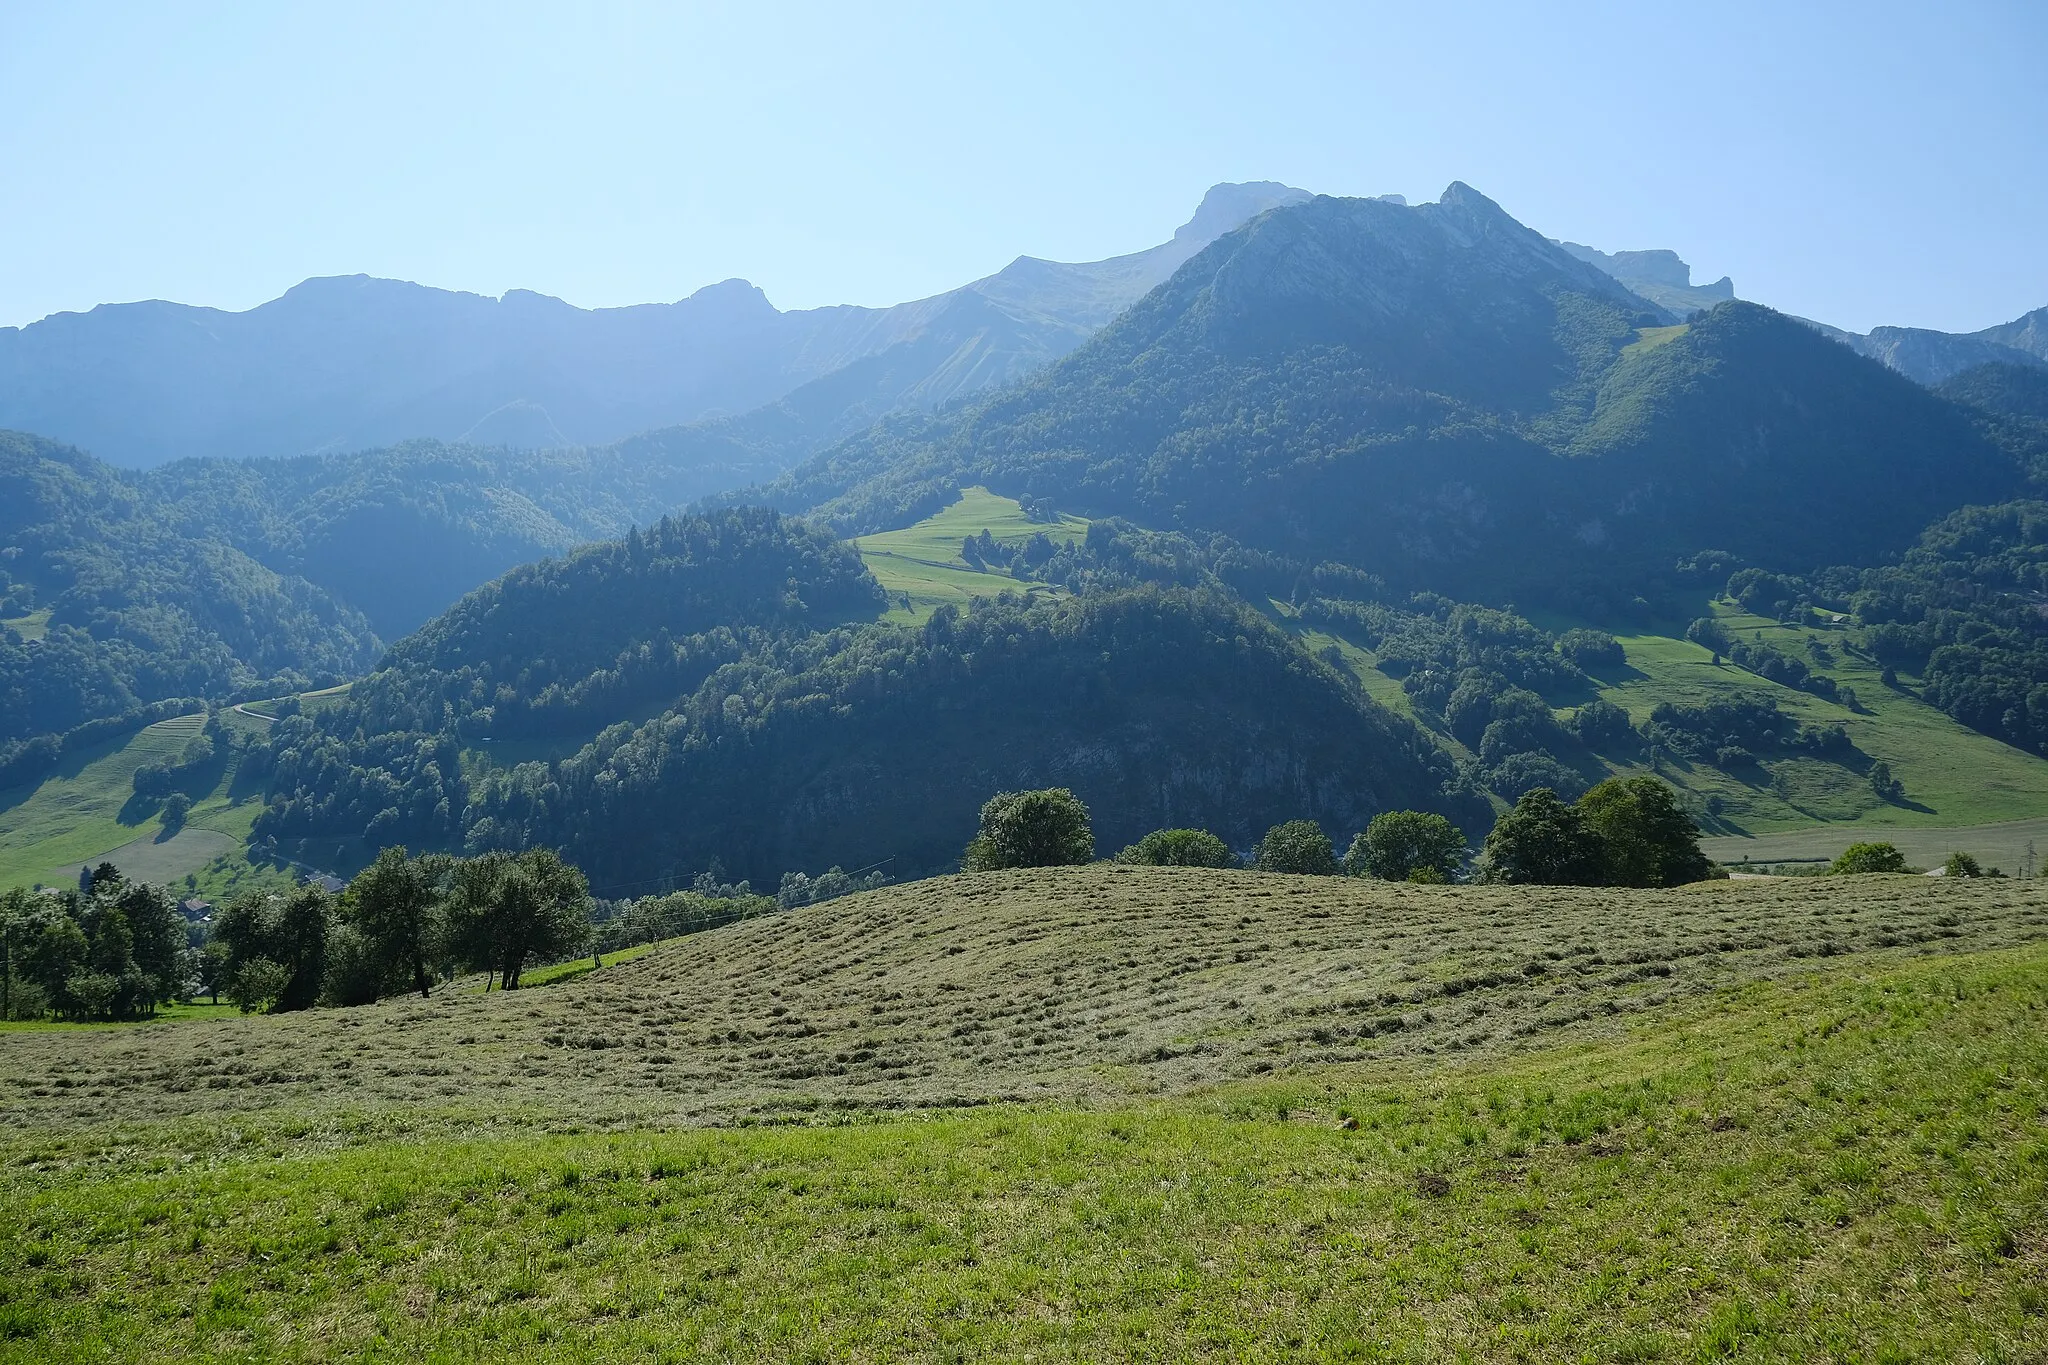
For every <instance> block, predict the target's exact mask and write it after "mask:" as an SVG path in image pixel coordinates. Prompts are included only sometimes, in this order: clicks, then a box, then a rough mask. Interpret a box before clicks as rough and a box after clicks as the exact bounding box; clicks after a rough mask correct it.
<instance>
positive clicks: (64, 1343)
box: [0, 944, 2048, 1361]
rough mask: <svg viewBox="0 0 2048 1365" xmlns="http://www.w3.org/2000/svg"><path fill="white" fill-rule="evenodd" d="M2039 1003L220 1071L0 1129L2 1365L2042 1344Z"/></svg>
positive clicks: (1930, 966)
mask: <svg viewBox="0 0 2048 1365" xmlns="http://www.w3.org/2000/svg"><path fill="white" fill-rule="evenodd" d="M546 994H548V995H554V994H556V992H547V993H546ZM515 998H516V997H515ZM879 998H880V997H878V999H879ZM2044 1011H2048V947H2044V946H2042V945H2039V944H2035V945H2032V946H2029V947H2025V948H2021V949H2016V950H2007V951H2004V952H1994V953H1983V954H1975V955H1969V956H1963V957H1937V958H1928V959H1921V960H1916V961H1909V962H1890V963H1887V964H1882V965H1880V964H1878V963H1877V962H1875V961H1858V962H1850V963H1840V962H1838V963H1833V964H1830V965H1829V967H1828V969H1827V970H1824V971H1815V972H1810V973H1807V974H1803V975H1800V976H1798V977H1795V978H1791V979H1786V980H1782V981H1775V982H1755V983H1752V984H1749V985H1746V986H1742V987H1739V988H1736V989H1733V990H1730V991H1726V992H1722V993H1719V994H1716V995H1714V996H1712V997H1710V998H1707V999H1704V1000H1700V1001H1697V1002H1695V1003H1694V1004H1693V1005H1692V1006H1690V1007H1688V1008H1685V1009H1683V1010H1680V1011H1678V1012H1675V1013H1673V1012H1666V1013H1662V1014H1659V1015H1656V1016H1654V1017H1646V1018H1644V1019H1642V1020H1640V1021H1639V1022H1637V1023H1636V1024H1635V1025H1634V1026H1632V1027H1627V1028H1624V1029H1621V1030H1619V1031H1616V1032H1611V1033H1609V1034H1606V1035H1604V1036H1601V1037H1598V1038H1595V1039H1590V1040H1583V1041H1580V1042H1578V1043H1574V1044H1568V1045H1565V1046H1561V1047H1551V1048H1546V1049H1543V1050H1540V1051H1536V1052H1525V1053H1521V1054H1516V1055H1504V1056H1491V1057H1488V1058H1486V1059H1484V1060H1481V1061H1477V1062H1472V1061H1458V1060H1451V1059H1448V1058H1444V1057H1416V1058H1410V1059H1407V1060H1403V1061H1400V1062H1392V1063H1369V1064H1363V1065H1348V1066H1337V1067H1324V1068H1317V1069H1311V1070H1297V1071H1294V1072H1290V1073H1288V1074H1286V1075H1275V1076H1267V1077H1262V1078H1256V1079H1252V1080H1245V1081H1236V1082H1231V1083H1229V1084H1226V1085H1223V1086H1221V1087H1218V1088H1215V1089H1211V1090H1206V1091H1202V1092H1200V1093H1197V1094H1193V1095H1188V1096H1183V1097H1179V1098H1172V1099H1163V1100H1161V1099H1138V1100H1130V1099H1126V1100H1119V1101H1111V1102H1105V1103H1100V1104H1095V1105H1080V1106H1077V1105H1073V1104H1037V1105H1025V1106H1016V1105H1005V1106H998V1107H994V1108H990V1109H984V1110H975V1111H967V1112H960V1113H947V1114H924V1115H917V1116H912V1117H908V1118H892V1119H886V1120H882V1121H876V1120H873V1119H859V1118H856V1119H853V1120H852V1121H848V1120H847V1119H846V1118H843V1117H842V1118H836V1119H831V1120H829V1121H827V1122H824V1123H819V1122H818V1121H817V1120H816V1118H815V1116H814V1118H813V1120H812V1121H809V1122H805V1123H802V1124H800V1125H798V1126H793V1127H769V1128H762V1127H755V1128H742V1129H725V1130H708V1131H695V1132H675V1131H660V1130H659V1129H656V1128H650V1127H648V1126H645V1125H636V1126H632V1127H628V1128H624V1129H621V1130H619V1131H613V1132H593V1131H589V1130H588V1129H587V1127H584V1126H583V1125H579V1124H578V1123H576V1122H574V1121H573V1120H569V1119H567V1118H565V1117H559V1118H556V1119H554V1120H552V1121H550V1123H547V1124H535V1123H533V1122H532V1121H531V1119H530V1118H528V1117H527V1116H524V1115H522V1114H520V1113H519V1112H518V1111H517V1110H514V1111H512V1112H511V1113H507V1112H506V1111H505V1110H504V1109H503V1108H502V1107H500V1106H499V1105H496V1104H494V1103H493V1101H492V1099H491V1097H490V1096H489V1094H488V1092H487V1091H485V1092H482V1093H478V1094H476V1095H474V1096H473V1097H472V1099H471V1103H469V1104H468V1105H466V1106H450V1107H444V1108H441V1109H430V1108H417V1109H412V1110H407V1111H395V1110H383V1111H377V1110H358V1111H354V1112H350V1113H345V1114H329V1115H311V1114H295V1113H291V1112H283V1111H280V1112H275V1113H268V1114H249V1113H241V1112H236V1105H237V1096H236V1094H235V1093H234V1092H233V1091H228V1092H220V1091H216V1092H213V1093H214V1094H215V1095H216V1097H217V1104H216V1106H215V1108H214V1109H213V1110H212V1111H211V1112H209V1113H207V1114H203V1115H200V1116H198V1117H196V1118H194V1119H193V1120H190V1121H187V1122H183V1123H162V1122H147V1121H145V1122H136V1121H133V1120H132V1119H131V1120H130V1121H127V1122H122V1123H118V1124H116V1125H114V1126H110V1127H99V1126H95V1127H86V1126H80V1127H70V1128H64V1127H59V1128H49V1127H41V1126H37V1127H30V1128H26V1129H23V1128H13V1129H10V1130H9V1132H8V1134H7V1136H6V1137H5V1138H0V1359H20V1360H35V1361H57V1360H73V1359H79V1360H82V1359H95V1360H98V1359H116V1360H136V1361H141V1360H146V1359H156V1358H163V1357H167V1356H168V1357H175V1358H195V1359H236V1360H248V1359H273V1358H316V1357H317V1358H341V1357H349V1358H357V1357H370V1358H389V1359H455V1358H494V1359H506V1358H518V1359H523V1360H590V1359H676V1360H681V1359H716V1360H755V1359H789V1360H883V1359H910V1360H954V1359H967V1358H975V1359H1037V1360H1083V1359H1086V1360H1105V1359H1156V1360H1188V1359H1218V1360H1294V1359H1331V1360H1418V1361H1420V1360H1443V1359H1470V1360H1531V1359H1541V1360H1551V1359H1571V1360H1595V1361H1646V1360H1672V1361H1693V1360H1715V1359H1728V1358H1734V1359H1788V1360H1789V1359H1834V1360H1873V1361H1875V1360H1935V1359H1940V1360H2015V1361H2016V1360H2026V1359H2038V1358H2040V1357H2041V1355H2042V1353H2043V1351H2044V1350H2048V1317H2044V1314H2048V1291H2044V1290H2043V1288H2042V1284H2043V1277H2044V1275H2048V1241H2044V1239H2043V1237H2042V1233H2041V1229H2042V1227H2043V1226H2044V1215H2048V1138H2044V1137H2043V1135H2042V1134H2043V1131H2044V1128H2043V1124H2044V1120H2048V1108H2044V1106H2048V1042H2044V1035H2043V1032H2042V1029H2041V1026H2040V1021H2041V1018H2042V1017H2043V1013H2044ZM242 1023H243V1024H244V1026H245V1027H244V1030H243V1031H244V1032H245V1033H253V1032H255V1031H256V1030H258V1029H261V1028H263V1027H265V1026H266V1025H267V1026H271V1027H276V1026H277V1025H278V1023H279V1021H264V1020H257V1021H242ZM185 1032H187V1030H185V1029H183V1028H181V1029H179V1030H156V1031H155V1033H156V1035H157V1036H160V1037H168V1036H173V1035H174V1034H182V1033H185ZM90 1036H100V1037H103V1036H104V1034H101V1035H82V1034H76V1033H74V1034H70V1035H61V1036H59V1035H52V1036H51V1039H52V1040H54V1041H80V1040H84V1039H86V1038H87V1037H90ZM131 1036H134V1035H131ZM17 1041H27V1040H25V1039H24V1040H17ZM245 1074H250V1075H252V1079H250V1080H248V1081H246V1082H245V1084H248V1085H259V1084H261V1083H262V1082H261V1081H260V1079H257V1078H253V1073H245ZM130 1113H131V1114H134V1113H142V1114H147V1113H148V1110H147V1109H146V1108H136V1109H131V1110H130ZM1347 1124H1355V1127H1351V1126H1347ZM549 1126H552V1127H553V1128H554V1129H555V1131H547V1128H548V1127H549Z"/></svg>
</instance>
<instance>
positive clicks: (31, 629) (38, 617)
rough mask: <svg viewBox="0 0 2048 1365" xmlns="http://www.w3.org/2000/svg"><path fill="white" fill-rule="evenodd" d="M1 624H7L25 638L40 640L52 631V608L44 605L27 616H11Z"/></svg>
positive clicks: (8, 627) (0, 622)
mask: <svg viewBox="0 0 2048 1365" xmlns="http://www.w3.org/2000/svg"><path fill="white" fill-rule="evenodd" d="M0 626H5V627H6V628H7V629H9V630H11V631H13V632H14V633H15V634H16V635H19V636H20V637H21V638H22V639H24V640H40V639H42V638H43V637H44V636H45V635H47V634H49V633H50V609H49V608H48V607H44V608H43V609H42V610H41V611H32V612H30V613H29V614H28V615H26V616H15V617H10V618H9V619H7V620H5V621H0Z"/></svg>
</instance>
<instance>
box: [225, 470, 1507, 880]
mask: <svg viewBox="0 0 2048 1365" xmlns="http://www.w3.org/2000/svg"><path fill="white" fill-rule="evenodd" d="M1063 567H1064V568H1065V569H1066V570H1069V571H1072V570H1074V569H1075V568H1076V564H1075V563H1074V560H1073V557H1072V556H1069V557H1068V559H1067V560H1066V561H1063ZM1049 571H1050V572H1055V573H1057V572H1060V569H1059V568H1052V569H1049ZM1097 572H1098V573H1100V574H1101V575H1102V578H1101V581H1100V583H1099V590H1098V591H1093V592H1089V593H1087V594H1085V595H1084V596H1081V597H1078V598H1072V599H1067V600H1064V601H1060V602H1056V603H1041V604H1036V605H1033V604H1027V603H1025V602H1024V601H1022V600H1021V599H1017V598H1008V597H1005V598H999V599H996V600H988V601H984V602H981V603H979V604H977V606H976V607H975V609H974V610H973V611H971V612H968V613H965V614H958V613H953V612H944V613H941V614H940V615H939V616H936V617H934V618H933V619H932V620H931V621H930V622H928V623H927V624H926V625H924V626H923V627H922V628H906V627H900V626H895V625H889V624H883V623H877V622H874V621H872V620H868V621H861V620H858V619H855V618H858V617H860V616H862V615H865V616H867V617H872V616H873V615H875V614H876V612H877V611H878V609H879V607H880V606H881V600H880V595H879V591H878V590H877V589H876V587H875V585H874V581H873V579H872V578H871V577H869V576H868V575H867V573H866V571H865V569H863V568H862V567H861V566H860V565H859V562H858V560H857V559H855V558H854V557H853V556H852V555H851V553H850V552H849V551H847V550H846V549H845V548H844V547H843V546H841V545H839V544H837V543H835V542H833V541H832V540H831V539H830V538H829V537H826V536H825V535H823V534H822V533H821V532H819V531H818V530H816V529H814V528H810V527H806V526H803V525H802V524H799V523H794V522H790V521H787V520H784V519H782V518H779V517H777V516H775V515H774V514H772V513H765V512H759V511H745V510H735V511H728V512H718V513H712V514H708V515H705V516H701V517H693V518H681V519H675V520H672V521H668V522H664V523H661V524H658V525H657V526H656V527H654V528H651V529H650V530H649V531H648V532H647V533H645V534H644V535H642V534H637V533H636V534H635V535H633V536H629V537H628V538H626V539H625V540H622V541H616V542H611V543H609V544H606V545H603V546H597V547H591V548H589V549H586V550H583V551H580V552H578V553H577V554H575V555H572V556H570V557H569V558H567V559H565V560H562V561H550V562H546V563H543V564H540V565H537V566H533V567H532V568H530V569H527V570H521V571H519V572H516V573H514V574H512V575H509V576H508V577H507V578H506V579H505V580H503V581H502V582H500V583H497V584H493V585H491V586H490V587H488V588H486V589H483V590H480V591H479V592H478V593H476V594H473V595H472V596H471V597H470V598H469V599H467V600H466V601H465V602H464V603H462V604H460V605H459V606H458V607H456V608H455V609H454V610H452V611H451V612H450V613H449V614H448V615H447V617H446V618H444V619H443V621H441V622H437V623H436V624H435V626H433V627H430V628H429V629H428V630H427V631H424V632H422V633H421V634H420V635H418V636H416V637H414V638H413V639H412V640H409V641H406V642H404V643H403V644H401V645H400V646H398V647H397V648H395V649H394V650H393V651H392V652H391V654H390V656H389V657H388V658H387V660H386V662H385V667H383V668H382V669H380V670H379V671H378V672H377V673H375V674H373V675H371V676H370V677H368V678H366V679H364V680H363V681H362V682H361V683H359V684H357V686H356V687H355V688H354V689H353V690H352V692H351V695H350V697H349V698H348V700H347V701H346V702H345V703H343V704H341V705H339V706H337V707H334V708H331V709H328V710H325V711H323V712H321V713H319V714H318V715H313V716H299V717H291V718H287V719H285V720H283V721H281V722H280V723H279V724H278V725H277V726H276V727H275V728H274V730H273V732H272V735H271V738H270V743H269V748H268V756H267V759H266V760H263V761H267V762H268V764H269V777H268V782H269V785H270V791H271V796H270V799H269V805H268V807H267V808H266V810H265V812H264V813H263V815H262V816H261V817H260V818H259V819H258V822H257V826H256V834H257V837H258V838H273V837H274V838H287V839H288V838H294V837H303V836H309V835H315V834H319V835H341V836H349V837H353V836H356V835H358V834H360V835H362V836H363V837H365V838H368V839H370V840H371V841H373V842H378V841H382V842H394V841H400V840H404V841H409V842H412V843H414V844H416V845H424V846H433V847H464V848H468V849H470V850H472V851H481V850H487V849H490V848H495V847H506V848H516V847H524V846H527V845H529V844H543V845H546V846H550V847H560V848H563V849H564V850H566V851H569V852H570V854H571V856H572V857H574V859H575V860H576V861H578V862H579V864H581V865H583V866H585V867H588V868H589V869H591V871H592V874H593V876H595V877H598V878H599V879H600V880H606V881H614V880H635V879H651V878H666V879H670V880H672V881H678V882H687V881H688V880H689V878H690V876H691V874H693V873H695V872H697V871H700V870H703V869H707V868H710V867H712V866H713V865H714V864H722V865H723V866H724V867H726V868H728V869H730V870H731V871H733V872H734V873H735V874H736V875H742V876H747V877H751V878H753V879H755V880H756V881H760V882H769V883H772V882H774V880H775V879H776V878H777V877H779V876H780V874H782V873H784V872H789V871H797V870H816V869H822V868H824V867H826V866H827V865H829V864H840V865H844V866H849V867H852V866H865V865H867V864H870V863H873V862H876V861H878V860H883V859H889V858H895V859H897V860H898V865H899V868H900V869H903V870H908V869H911V868H917V869H929V868H932V867H936V866H942V865H945V864H946V863H948V862H950V861H951V860H952V859H953V858H955V857H957V855H958V852H959V849H960V847H961V845H962V844H963V843H964V842H965V838H966V833H967V831H965V830H963V829H962V828H961V824H960V822H961V820H962V819H963V818H964V817H963V815H962V812H964V811H968V810H971V809H972V808H973V807H974V806H975V805H977V804H978V803H979V801H980V799H981V798H982V797H983V796H985V795H986V794H987V793H986V790H984V789H985V788H989V789H992V788H993V787H999V786H1019V785H1032V784H1033V783H1034V782H1041V780H1042V782H1051V781H1054V780H1059V781H1062V782H1066V783H1068V784H1069V785H1075V786H1077V787H1079V788H1083V789H1086V790H1088V791H1090V792H1091V793H1097V794H1099V795H1100V796H1101V797H1102V801H1103V807H1104V809H1105V810H1107V811H1113V812H1116V814H1115V815H1114V816H1113V817H1111V818H1112V819H1113V820H1114V824H1113V825H1112V826H1111V828H1112V829H1113V831H1114V832H1115V834H1116V835H1117V836H1119V837H1129V838H1135V837H1136V835H1137V834H1141V833H1143V832H1144V828H1151V827H1153V826H1154V825H1158V824H1171V823H1175V822H1177V821H1185V820H1194V819H1200V820H1202V821H1206V822H1207V823H1209V824H1211V825H1213V826H1214V827H1216V828H1217V829H1219V830H1220V831H1224V832H1226V833H1229V834H1231V835H1232V836H1233V837H1236V838H1239V839H1241V840H1244V841H1249V840H1250V839H1251V838H1254V837H1256V834H1257V831H1258V829H1262V828H1264V826H1265V825H1266V824H1269V823H1271V820H1272V818H1277V817H1275V815H1274V812H1276V811H1277V812H1280V813H1281V814H1296V813H1301V812H1303V811H1307V812H1311V813H1317V814H1322V815H1325V816H1327V817H1328V818H1329V819H1331V820H1332V822H1333V823H1336V824H1342V823H1345V822H1359V823H1362V821H1363V819H1364V818H1366V817H1368V816H1369V815H1370V814H1371V813H1372V812H1374V811H1376V810H1379V809H1383V808H1386V807H1387V806H1389V805H1395V804H1399V805H1417V806H1434V807H1438V808H1442V809H1446V810H1455V811H1458V812H1460V813H1461V814H1462V815H1463V816H1464V817H1465V818H1466V819H1467V820H1468V821H1469V820H1473V819H1483V818H1484V805H1483V802H1480V801H1479V800H1478V799H1477V797H1476V795H1475V794H1474V793H1472V792H1471V791H1469V790H1467V789H1465V788H1463V787H1461V786H1459V784H1458V781H1457V778H1456V775H1455V774H1454V773H1453V772H1452V770H1451V765H1450V763H1449V761H1448V760H1447V759H1445V758H1444V757H1443V756H1442V755H1441V754H1440V753H1439V752H1438V751H1437V749H1436V747H1435V745H1434V744H1433V743H1432V742H1431V741H1430V740H1429V739H1428V738H1427V736H1425V735H1423V734H1422V733H1421V732H1420V731H1418V730H1416V729H1415V728H1414V727H1413V726H1412V725H1410V724H1409V723H1408V722H1406V721H1403V720H1399V719H1397V718H1396V717H1394V716H1392V715H1390V714H1388V713H1386V712H1384V711H1382V710H1381V709H1379V708H1378V707H1376V706H1374V705H1372V704H1371V703H1369V702H1367V701H1365V700H1364V698H1363V697H1362V696H1361V695H1359V694H1358V692H1357V690H1356V688H1355V686H1354V685H1352V684H1351V683H1350V682H1349V681H1348V680H1347V679H1346V678H1345V677H1344V676H1342V675H1340V674H1339V673H1337V672H1335V671H1333V670H1332V669H1331V668H1330V667H1329V666H1328V665H1326V664H1324V663H1322V662H1320V661H1318V660H1315V659H1312V658H1310V657H1309V656H1308V655H1307V654H1305V653H1304V652H1303V651H1302V650H1301V649H1300V648H1299V647H1298V646H1296V645H1295V644H1294V643H1293V642H1292V641H1290V640H1288V639H1287V637H1286V636H1285V635H1284V634H1282V633H1281V632H1279V631H1278V630H1276V629H1275V628H1274V627H1273V626H1272V625H1271V624H1270V623H1269V622H1267V621H1265V620H1264V619H1263V618H1261V617H1259V616H1258V615H1257V614H1256V613H1253V612H1251V611H1249V610H1248V609H1246V608H1245V607H1244V606H1243V605H1242V604H1241V602H1239V601H1237V600H1234V599H1233V598H1232V596H1231V595H1230V593H1229V590H1228V589H1227V588H1226V587H1224V586H1223V585H1222V583H1221V581H1220V580H1218V579H1215V578H1214V577H1213V575H1210V574H1209V573H1208V571H1207V570H1206V569H1202V570H1198V571H1197V572H1196V573H1195V574H1194V575H1193V576H1194V577H1195V578H1196V579H1197V580H1198V583H1197V585H1196V586H1194V587H1192V588H1187V587H1174V588H1162V587H1160V586H1158V585H1157V582H1156V580H1153V579H1151V578H1149V577H1146V576H1141V575H1139V574H1136V573H1129V572H1125V573H1121V574H1116V575H1114V576H1112V575H1111V574H1110V573H1109V572H1108V571H1105V570H1098V571H1097ZM1141 585H1142V586H1141ZM1204 585H1206V586H1204ZM599 605H602V606H603V610H601V611H600V610H597V608H598V606H599ZM835 622H838V623H837V624H835ZM579 735H580V736H584V737H588V738H589V742H588V743H587V744H585V745H584V747H582V748H581V750H580V752H572V754H571V755H570V756H567V757H563V758H560V759H557V760H554V761H549V762H541V761H528V762H522V763H516V764H511V765H509V766H501V765H496V764H492V765H488V766H484V767H478V766H476V765H475V764H472V763H466V762H465V761H464V760H463V757H462V754H463V749H464V746H482V747H483V749H484V751H486V752H488V750H489V745H490V743H492V742H504V741H507V740H516V739H524V738H536V737H557V738H559V737H563V736H569V737H575V736H579ZM572 748H573V745H572ZM1041 784H1042V783H1041ZM1147 821H1149V822H1150V823H1149V824H1147V823H1146V822H1147ZM1138 825H1143V826H1144V828H1137V827H1136V826H1138ZM1126 826H1130V827H1131V828H1129V829H1127V828H1126Z"/></svg>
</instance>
